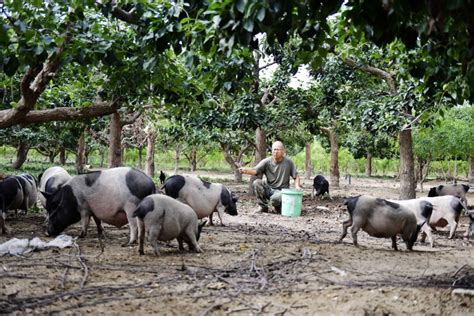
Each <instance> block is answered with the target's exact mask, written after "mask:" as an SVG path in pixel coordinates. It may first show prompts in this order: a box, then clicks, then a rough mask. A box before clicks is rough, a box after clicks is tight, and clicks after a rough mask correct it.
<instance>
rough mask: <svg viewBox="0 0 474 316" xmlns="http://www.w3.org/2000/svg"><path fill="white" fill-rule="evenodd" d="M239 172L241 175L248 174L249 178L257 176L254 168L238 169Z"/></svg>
mask: <svg viewBox="0 0 474 316" xmlns="http://www.w3.org/2000/svg"><path fill="white" fill-rule="evenodd" d="M239 172H240V173H241V174H249V175H251V176H255V175H257V170H255V169H254V168H239Z"/></svg>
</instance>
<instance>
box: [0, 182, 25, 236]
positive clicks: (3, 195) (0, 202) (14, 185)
mask: <svg viewBox="0 0 474 316" xmlns="http://www.w3.org/2000/svg"><path fill="white" fill-rule="evenodd" d="M22 204H23V188H22V186H21V183H20V181H19V180H18V179H17V177H16V176H8V177H6V178H4V179H3V180H1V181H0V208H1V209H0V211H1V213H2V214H1V216H0V227H1V228H2V234H6V233H8V228H7V226H6V224H5V220H6V218H7V211H8V210H17V209H19V208H20V207H21V205H22Z"/></svg>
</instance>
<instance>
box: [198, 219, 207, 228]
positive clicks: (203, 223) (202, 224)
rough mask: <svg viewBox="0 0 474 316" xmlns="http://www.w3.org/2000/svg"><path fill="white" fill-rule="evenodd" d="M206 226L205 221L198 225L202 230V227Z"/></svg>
mask: <svg viewBox="0 0 474 316" xmlns="http://www.w3.org/2000/svg"><path fill="white" fill-rule="evenodd" d="M206 224H207V220H203V221H202V222H201V223H199V228H203V227H204V226H206Z"/></svg>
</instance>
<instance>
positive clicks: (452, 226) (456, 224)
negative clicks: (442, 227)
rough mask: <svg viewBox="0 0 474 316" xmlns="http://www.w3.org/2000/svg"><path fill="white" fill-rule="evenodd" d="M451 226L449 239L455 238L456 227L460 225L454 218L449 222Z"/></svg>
mask: <svg viewBox="0 0 474 316" xmlns="http://www.w3.org/2000/svg"><path fill="white" fill-rule="evenodd" d="M449 227H450V230H449V237H448V238H449V239H453V237H454V233H455V232H456V228H457V227H458V223H457V222H456V221H455V220H454V219H452V220H451V221H450V223H449Z"/></svg>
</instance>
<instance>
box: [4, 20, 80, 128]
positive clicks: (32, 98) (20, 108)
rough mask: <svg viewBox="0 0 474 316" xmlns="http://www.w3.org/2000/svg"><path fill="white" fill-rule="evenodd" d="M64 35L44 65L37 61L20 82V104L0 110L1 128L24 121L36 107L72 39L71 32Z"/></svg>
mask: <svg viewBox="0 0 474 316" xmlns="http://www.w3.org/2000/svg"><path fill="white" fill-rule="evenodd" d="M68 28H69V26H68ZM63 36H64V40H63V42H62V44H61V45H60V46H59V47H58V48H57V49H56V51H55V52H54V53H53V54H52V55H51V56H49V57H48V59H46V61H45V62H44V63H43V67H41V66H40V64H39V62H38V61H37V63H36V65H35V66H32V67H30V68H29V69H28V71H27V72H26V74H25V75H24V76H23V78H22V80H21V84H20V91H21V98H20V100H19V101H18V105H17V107H16V108H14V109H8V110H3V111H0V128H7V127H10V126H13V125H17V124H21V123H23V121H24V119H25V117H26V116H27V115H28V113H29V112H30V111H31V110H32V109H33V108H34V106H35V105H36V101H37V100H38V98H39V96H40V95H41V93H43V91H44V90H45V89H46V86H47V85H48V83H49V82H50V81H51V79H52V78H53V77H54V76H55V75H56V73H57V71H58V69H59V67H60V63H61V57H62V55H63V53H64V49H65V47H66V45H67V44H68V43H69V42H70V40H71V34H70V33H69V32H68V31H67V30H66V32H65V33H64V34H63Z"/></svg>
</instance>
